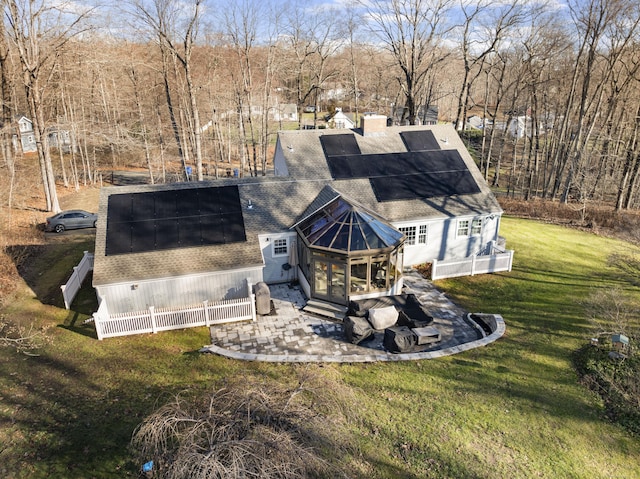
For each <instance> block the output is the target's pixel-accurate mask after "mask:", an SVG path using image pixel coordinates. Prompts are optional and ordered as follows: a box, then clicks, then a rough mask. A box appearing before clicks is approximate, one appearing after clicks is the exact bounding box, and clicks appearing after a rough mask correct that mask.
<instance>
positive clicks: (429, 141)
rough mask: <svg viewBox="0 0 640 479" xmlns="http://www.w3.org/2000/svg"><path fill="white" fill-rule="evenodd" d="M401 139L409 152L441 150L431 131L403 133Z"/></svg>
mask: <svg viewBox="0 0 640 479" xmlns="http://www.w3.org/2000/svg"><path fill="white" fill-rule="evenodd" d="M400 137H401V138H402V141H404V144H405V146H406V147H407V150H409V151H425V150H439V149H440V144H439V143H438V140H436V137H435V136H434V134H433V132H432V131H431V130H412V131H403V132H401V133H400Z"/></svg>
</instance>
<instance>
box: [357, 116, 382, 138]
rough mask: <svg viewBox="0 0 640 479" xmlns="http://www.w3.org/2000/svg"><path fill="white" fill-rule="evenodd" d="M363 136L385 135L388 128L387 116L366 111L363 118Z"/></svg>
mask: <svg viewBox="0 0 640 479" xmlns="http://www.w3.org/2000/svg"><path fill="white" fill-rule="evenodd" d="M360 121H361V122H362V136H383V135H384V134H385V129H386V128H387V117H386V116H384V115H376V114H375V113H365V114H364V116H363V117H362V119H361V120H360Z"/></svg>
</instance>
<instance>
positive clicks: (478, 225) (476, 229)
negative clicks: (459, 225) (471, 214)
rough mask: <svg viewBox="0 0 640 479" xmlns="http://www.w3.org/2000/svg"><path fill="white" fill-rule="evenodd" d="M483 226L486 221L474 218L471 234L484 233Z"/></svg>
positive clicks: (478, 234) (470, 229)
mask: <svg viewBox="0 0 640 479" xmlns="http://www.w3.org/2000/svg"><path fill="white" fill-rule="evenodd" d="M483 227H484V221H482V218H474V219H473V221H471V226H470V228H469V234H470V235H471V236H480V235H481V234H482V228H483Z"/></svg>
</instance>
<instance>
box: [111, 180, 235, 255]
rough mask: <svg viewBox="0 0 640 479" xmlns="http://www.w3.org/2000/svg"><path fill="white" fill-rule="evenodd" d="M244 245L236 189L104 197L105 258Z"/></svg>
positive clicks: (187, 190)
mask: <svg viewBox="0 0 640 479" xmlns="http://www.w3.org/2000/svg"><path fill="white" fill-rule="evenodd" d="M240 241H246V233H245V229H244V219H243V216H242V205H241V204H240V193H239V191H238V187H237V185H233V186H222V187H211V188H191V189H184V190H171V191H153V192H147V193H133V194H116V195H111V196H110V197H109V203H108V213H107V245H106V252H105V254H106V255H107V256H109V255H117V254H126V253H142V252H146V251H156V250H166V249H174V248H184V247H194V246H203V245H214V244H228V243H233V242H240Z"/></svg>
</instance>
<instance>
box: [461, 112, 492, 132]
mask: <svg viewBox="0 0 640 479" xmlns="http://www.w3.org/2000/svg"><path fill="white" fill-rule="evenodd" d="M490 124H491V121H490V120H484V119H482V117H480V116H478V115H471V116H470V117H468V118H467V122H466V125H465V130H482V129H483V128H484V126H485V125H487V126H489V125H490Z"/></svg>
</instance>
